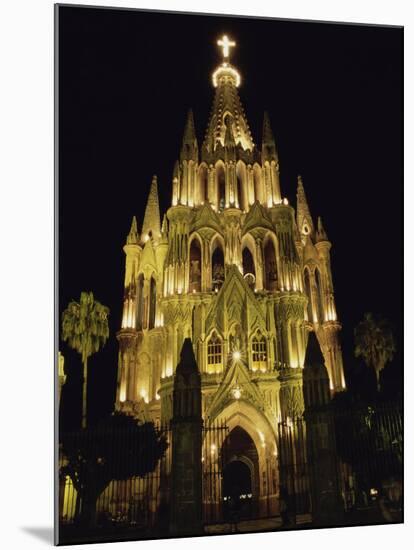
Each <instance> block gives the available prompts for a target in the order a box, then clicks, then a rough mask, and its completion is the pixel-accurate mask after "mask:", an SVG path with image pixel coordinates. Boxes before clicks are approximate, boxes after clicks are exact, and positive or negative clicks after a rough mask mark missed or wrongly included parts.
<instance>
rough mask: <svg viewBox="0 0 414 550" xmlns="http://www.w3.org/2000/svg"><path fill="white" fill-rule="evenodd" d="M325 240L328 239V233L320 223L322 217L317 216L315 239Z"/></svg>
mask: <svg viewBox="0 0 414 550" xmlns="http://www.w3.org/2000/svg"><path fill="white" fill-rule="evenodd" d="M327 240H328V235H327V233H326V231H325V228H324V226H323V224H322V218H321V217H320V216H318V230H317V232H316V241H317V242H320V241H327Z"/></svg>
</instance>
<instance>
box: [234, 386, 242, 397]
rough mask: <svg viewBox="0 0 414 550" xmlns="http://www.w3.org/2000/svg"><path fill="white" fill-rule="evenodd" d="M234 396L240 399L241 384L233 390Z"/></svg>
mask: <svg viewBox="0 0 414 550" xmlns="http://www.w3.org/2000/svg"><path fill="white" fill-rule="evenodd" d="M233 397H234V399H240V397H241V389H240V388H239V386H236V387H235V388H234V390H233Z"/></svg>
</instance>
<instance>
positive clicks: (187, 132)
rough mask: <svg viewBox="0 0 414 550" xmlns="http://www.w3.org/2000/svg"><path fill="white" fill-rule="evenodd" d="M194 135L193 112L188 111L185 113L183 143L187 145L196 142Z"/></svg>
mask: <svg viewBox="0 0 414 550" xmlns="http://www.w3.org/2000/svg"><path fill="white" fill-rule="evenodd" d="M196 140H197V138H196V134H195V125H194V115H193V110H192V109H189V110H188V113H187V120H186V123H185V128H184V136H183V143H187V144H191V145H192V144H193V143H194V141H196Z"/></svg>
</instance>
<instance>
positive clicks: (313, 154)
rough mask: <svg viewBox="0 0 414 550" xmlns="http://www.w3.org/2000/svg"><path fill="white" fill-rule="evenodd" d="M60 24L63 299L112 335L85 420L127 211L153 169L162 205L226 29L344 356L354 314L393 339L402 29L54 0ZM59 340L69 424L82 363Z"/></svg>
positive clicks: (250, 112)
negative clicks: (97, 310) (83, 300)
mask: <svg viewBox="0 0 414 550" xmlns="http://www.w3.org/2000/svg"><path fill="white" fill-rule="evenodd" d="M58 28H59V54H58V55H59V57H58V59H59V93H58V97H59V113H58V114H59V229H60V237H59V246H60V253H59V276H60V288H59V291H60V307H59V311H60V313H61V312H62V310H63V309H64V308H65V307H66V305H67V303H68V301H69V300H71V299H76V300H77V299H78V298H79V295H80V292H81V291H82V290H92V291H93V292H94V294H95V296H96V298H97V299H98V300H99V301H101V302H102V303H104V304H106V305H108V306H109V308H110V310H111V316H110V330H111V336H110V341H109V342H108V344H107V345H106V347H105V348H104V350H103V351H102V352H100V353H99V354H97V355H95V356H94V357H93V358H92V359H91V361H90V384H89V391H90V408H91V415H92V418H97V417H99V416H100V415H102V414H104V413H105V412H107V411H110V410H111V408H112V406H113V401H114V395H115V381H116V370H117V342H116V338H115V333H116V331H117V330H118V329H119V326H120V318H121V308H122V296H123V276H124V253H123V251H122V246H123V244H124V242H125V237H126V234H127V233H128V230H129V226H130V223H131V218H132V216H133V215H134V214H135V215H137V218H138V223H139V224H141V223H142V219H143V212H144V207H145V202H146V197H147V193H148V189H149V185H150V182H151V176H152V175H153V174H157V175H158V184H159V191H160V195H161V196H160V200H161V205H162V209H163V210H164V211H165V210H166V208H168V205H169V201H170V197H171V176H172V170H173V165H174V162H175V160H176V159H177V158H178V155H179V149H180V143H181V138H182V132H183V126H184V122H185V116H186V112H187V110H188V108H189V107H192V108H193V110H194V117H195V124H196V130H197V135H198V138H199V142H201V140H202V138H203V137H204V132H205V129H206V126H207V121H208V115H209V112H210V108H211V104H212V99H213V93H214V89H213V87H212V84H211V73H212V71H213V70H214V68H215V67H216V66H217V65H218V64H219V62H220V59H221V58H220V53H219V51H218V48H217V46H216V45H215V43H216V40H217V37H219V36H221V35H222V34H223V33H227V34H228V35H229V36H231V37H232V38H233V39H234V40H236V42H237V48H236V49H235V51H234V53H233V55H232V63H233V64H234V65H235V66H236V67H237V68H238V69H239V71H240V72H241V75H242V85H241V88H240V90H239V92H240V97H241V100H242V103H243V105H244V108H245V111H246V114H247V118H248V122H249V124H250V128H251V130H252V134H253V139H254V141H255V142H256V143H259V144H260V139H261V125H262V120H263V111H264V110H268V112H269V114H270V118H271V122H272V126H273V131H274V133H275V137H276V141H277V146H278V150H279V158H280V166H281V187H282V195H283V196H286V197H288V199H289V201H290V203H293V204H295V203H296V197H295V194H296V176H297V174H302V176H303V179H304V185H305V190H306V193H307V198H308V202H309V204H310V208H311V213H312V215H313V217H314V221H316V217H317V216H318V215H322V217H323V220H324V225H325V228H326V230H327V232H328V236H329V238H330V240H331V241H332V243H333V247H332V268H333V276H334V286H335V292H336V302H337V309H338V313H339V317H340V319H341V321H342V322H343V326H344V328H343V334H342V339H343V349H344V356H345V361H346V368H349V367H348V365H349V364H350V363H351V362H352V345H353V338H352V333H353V327H354V326H355V324H356V323H357V322H358V321H359V320H360V319H361V318H362V315H363V313H364V312H365V311H373V312H374V313H379V314H382V315H383V316H384V317H386V318H388V319H389V320H390V322H391V323H392V325H393V328H394V332H395V335H396V340H397V346H398V348H399V349H401V348H402V318H403V313H402V269H403V266H402V250H403V241H402V200H403V183H402V129H403V126H402V125H403V119H402V117H403V113H402V93H403V92H402V84H403V70H402V63H403V57H402V45H403V32H402V29H398V28H391V27H374V26H356V25H340V24H321V23H308V22H306V23H305V22H290V21H277V20H269V19H265V20H259V19H249V18H235V17H223V16H195V15H179V14H163V13H159V12H158V13H156V12H155V13H148V12H140V11H130V10H112V9H111V10H109V9H93V8H82V7H64V6H61V7H60V8H59V19H58ZM61 350H62V351H63V353H64V355H65V357H66V367H67V371H68V374H69V376H68V382H67V385H66V387H65V388H64V392H63V395H62V411H63V415H64V422H65V425H70V424H72V423H73V424H76V422H78V419H79V410H80V407H79V399H80V390H79V363H80V361H79V359H78V357H77V355H76V354H75V353H74V352H71V351H70V350H68V348H67V347H66V346H65V344H63V343H62V344H61ZM400 359H401V358H400V357H397V358H396V361H397V362H398V363H399V362H400Z"/></svg>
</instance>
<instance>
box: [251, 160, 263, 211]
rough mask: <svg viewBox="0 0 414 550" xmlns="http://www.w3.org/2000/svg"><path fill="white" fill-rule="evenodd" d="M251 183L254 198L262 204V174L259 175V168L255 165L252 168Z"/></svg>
mask: <svg viewBox="0 0 414 550" xmlns="http://www.w3.org/2000/svg"><path fill="white" fill-rule="evenodd" d="M253 181H254V198H255V200H257V201H259V202H260V203H263V193H262V174H261V170H260V167H259V166H258V165H257V164H255V165H254V167H253Z"/></svg>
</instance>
